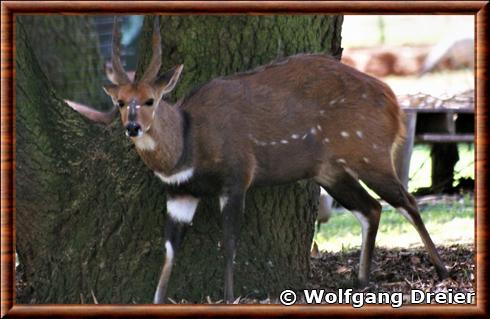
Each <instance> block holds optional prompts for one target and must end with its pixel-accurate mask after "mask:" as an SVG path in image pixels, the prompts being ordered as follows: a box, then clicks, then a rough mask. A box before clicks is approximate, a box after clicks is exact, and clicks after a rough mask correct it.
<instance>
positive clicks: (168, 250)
mask: <svg viewBox="0 0 490 319" xmlns="http://www.w3.org/2000/svg"><path fill="white" fill-rule="evenodd" d="M165 251H166V255H165V259H166V260H167V262H170V261H172V259H174V249H173V248H172V244H171V243H170V242H169V241H168V240H167V241H166V242H165Z"/></svg>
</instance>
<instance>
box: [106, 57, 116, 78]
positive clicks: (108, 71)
mask: <svg viewBox="0 0 490 319" xmlns="http://www.w3.org/2000/svg"><path fill="white" fill-rule="evenodd" d="M104 71H105V75H106V76H107V78H108V79H109V81H111V82H112V83H114V84H117V81H116V75H115V74H114V68H113V67H112V62H111V61H106V62H105V63H104Z"/></svg>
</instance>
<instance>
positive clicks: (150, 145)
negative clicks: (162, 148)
mask: <svg viewBox="0 0 490 319" xmlns="http://www.w3.org/2000/svg"><path fill="white" fill-rule="evenodd" d="M133 142H134V145H136V147H137V148H138V149H140V150H142V151H153V150H155V147H156V145H157V144H156V142H155V140H154V139H153V138H152V137H151V136H150V135H148V134H143V135H142V136H140V137H136V138H134V139H133Z"/></svg>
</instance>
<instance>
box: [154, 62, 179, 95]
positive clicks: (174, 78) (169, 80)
mask: <svg viewBox="0 0 490 319" xmlns="http://www.w3.org/2000/svg"><path fill="white" fill-rule="evenodd" d="M183 69H184V65H183V64H179V65H177V66H175V67H174V68H172V69H170V70H169V71H167V72H166V73H165V74H163V75H161V76H160V77H159V78H158V79H157V80H156V81H155V82H154V84H153V85H154V87H155V88H156V89H157V90H158V91H159V93H160V94H161V95H162V96H163V95H165V94H168V93H170V92H172V91H173V89H174V88H175V86H176V85H177V82H179V79H180V75H181V74H182V70H183Z"/></svg>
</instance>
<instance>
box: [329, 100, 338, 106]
mask: <svg viewBox="0 0 490 319" xmlns="http://www.w3.org/2000/svg"><path fill="white" fill-rule="evenodd" d="M335 103H337V100H332V101H330V103H328V104H330V105H334V104H335Z"/></svg>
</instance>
